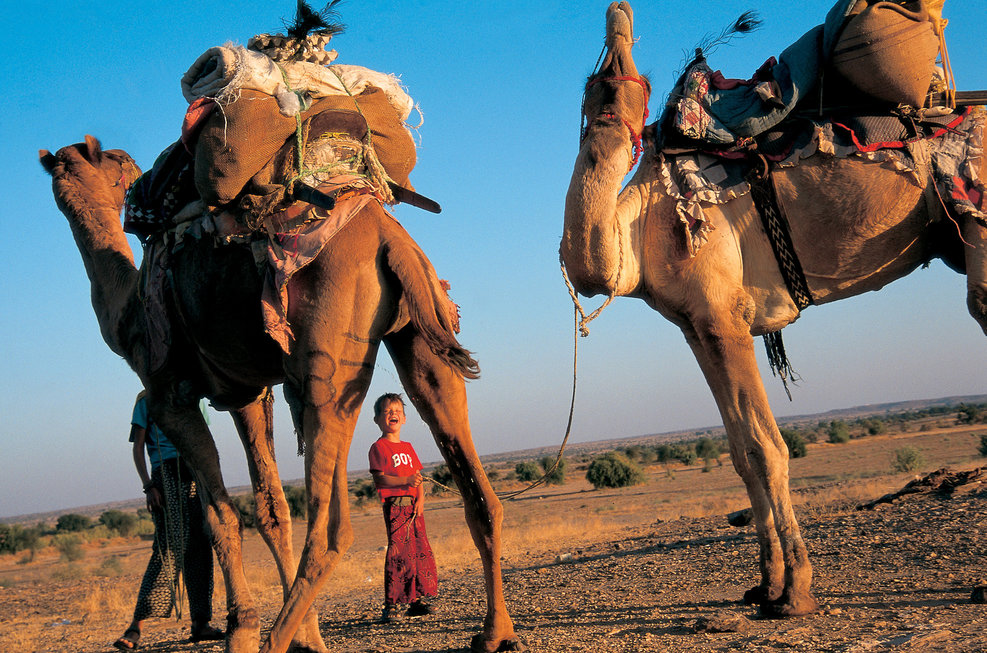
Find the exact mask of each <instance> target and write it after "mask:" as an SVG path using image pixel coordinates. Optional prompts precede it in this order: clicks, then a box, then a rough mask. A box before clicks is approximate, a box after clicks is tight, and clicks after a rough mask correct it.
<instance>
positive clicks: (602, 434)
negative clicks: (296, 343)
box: [0, 0, 987, 516]
mask: <svg viewBox="0 0 987 653" xmlns="http://www.w3.org/2000/svg"><path fill="white" fill-rule="evenodd" d="M607 4H608V3H607V2H605V1H604V0H597V1H587V0H549V1H545V2H523V3H522V2H514V1H512V0H511V1H500V2H474V3H468V2H462V3H449V2H442V3H439V2H431V1H429V0H405V1H404V2H391V1H376V0H363V1H361V0H346V2H344V3H343V4H342V6H341V12H342V20H343V22H345V23H346V25H347V30H346V32H345V33H344V34H342V35H340V36H338V37H336V39H334V41H333V46H334V47H335V48H336V49H337V50H338V51H339V59H338V61H339V62H340V63H353V64H359V65H363V66H367V67H370V68H373V69H376V70H380V71H384V72H394V73H397V74H399V75H400V76H401V78H402V80H403V82H404V83H405V85H406V86H407V88H408V89H409V91H410V93H411V95H412V96H413V97H414V98H415V99H416V100H417V101H418V102H419V103H420V105H421V108H422V111H423V113H424V117H425V123H424V125H423V126H422V127H421V129H420V130H419V134H420V149H419V163H418V166H417V168H416V169H415V171H414V172H413V174H412V181H413V183H414V184H415V186H416V187H417V189H418V190H419V191H420V192H422V193H424V194H425V195H428V196H430V197H433V198H435V199H436V200H438V201H439V202H441V204H442V206H443V209H444V210H443V212H442V213H441V214H440V215H432V214H429V213H425V212H423V211H420V210H417V209H414V208H410V207H407V206H398V207H397V208H396V209H395V215H396V216H397V217H398V219H399V220H400V221H401V222H402V223H403V224H404V225H405V227H406V228H407V229H408V231H409V232H410V233H411V235H412V236H413V237H414V238H415V239H416V240H417V241H418V242H419V244H421V246H422V247H423V248H424V250H425V251H426V253H427V254H428V255H429V257H430V258H431V260H432V262H433V263H434V265H435V267H436V269H437V271H438V273H439V276H440V277H443V278H447V279H449V280H450V282H451V283H452V291H451V295H452V297H453V299H454V300H455V301H456V302H458V303H459V305H460V307H461V311H462V333H461V335H460V340H461V342H462V343H463V344H464V345H465V346H466V347H467V348H469V349H471V350H472V351H474V352H475V353H476V356H477V358H478V360H479V361H480V365H481V368H482V371H483V375H482V377H481V378H480V379H479V380H477V381H474V382H471V383H470V384H469V396H470V410H471V418H472V426H473V434H474V439H475V441H476V443H477V447H478V448H479V450H480V452H481V453H493V452H500V451H508V450H514V449H520V448H526V447H532V446H540V445H549V444H553V443H558V442H560V441H561V438H562V436H563V434H564V431H565V424H566V418H567V416H568V410H569V394H570V391H571V382H572V341H573V336H572V333H573V326H572V305H571V302H570V300H569V297H568V294H567V293H566V290H565V287H564V285H563V283H562V280H561V277H560V274H559V266H558V244H559V238H560V236H561V233H562V212H563V205H564V200H565V192H566V187H567V185H568V182H569V177H570V174H571V172H572V165H573V161H574V158H575V155H576V152H577V147H578V137H579V126H580V119H579V105H580V96H581V92H582V85H583V81H584V79H585V77H586V75H588V74H589V73H590V72H591V71H592V68H593V65H594V63H595V62H596V59H597V57H598V55H599V54H600V49H601V47H602V45H603V37H604V20H605V19H604V16H605V11H606V8H607ZM755 5H756V6H755ZM829 6H830V3H829V2H828V1H827V2H818V3H808V2H791V0H761V1H760V2H757V3H754V2H750V1H738V0H690V1H689V2H681V3H668V2H662V3H658V2H654V1H652V2H637V3H635V4H634V9H635V10H636V15H635V32H636V34H637V36H638V37H639V42H638V45H637V47H636V50H635V58H636V61H637V63H638V66H639V67H640V69H641V70H642V72H645V73H647V74H649V75H650V77H651V80H652V83H653V86H654V88H655V92H654V94H653V96H652V100H651V113H652V115H655V114H657V113H658V112H659V111H660V106H661V103H662V101H663V99H664V94H665V93H666V92H667V91H668V90H669V87H670V85H671V83H672V81H673V80H674V78H675V76H676V73H677V71H679V70H680V68H681V67H682V65H683V64H684V62H685V57H686V56H687V54H688V53H689V52H691V50H692V48H693V47H694V46H695V45H696V44H697V43H698V42H699V41H700V40H701V39H702V37H703V36H704V35H706V34H709V33H716V32H719V30H720V29H721V28H722V27H724V26H725V25H727V24H729V23H730V22H731V21H732V20H733V19H734V18H735V17H736V16H737V15H738V14H739V13H740V12H741V11H743V10H746V9H750V8H754V9H757V10H758V11H759V12H760V14H761V17H762V18H763V19H764V22H765V25H764V27H762V29H761V30H760V31H759V32H757V33H755V34H753V35H750V36H748V37H746V38H744V39H740V40H737V41H735V42H734V44H733V45H732V46H730V47H724V48H720V49H719V50H717V51H716V52H715V54H713V55H712V56H711V58H710V63H711V65H712V66H713V67H714V68H720V69H722V70H723V72H724V74H726V75H727V76H728V77H745V78H746V77H749V76H750V75H751V73H752V72H753V71H754V70H755V69H756V68H757V67H758V66H759V65H760V64H761V63H762V62H763V61H764V60H765V59H767V58H768V57H769V56H771V55H777V54H778V53H780V52H781V50H782V49H784V47H786V46H787V45H788V44H789V43H791V42H793V41H794V40H796V38H798V37H799V36H800V35H801V34H802V33H804V32H805V31H806V30H808V29H809V28H811V27H812V26H814V25H816V24H818V23H821V22H822V20H823V17H824V16H825V13H826V11H827V10H828V9H829ZM293 13H294V0H281V1H279V2H271V1H269V0H268V1H265V2H258V1H256V0H244V1H242V2H238V3H229V2H217V1H216V0H195V1H194V2H167V3H165V2H147V3H145V2H127V3H124V2H120V1H118V0H107V1H105V2H99V3H92V2H81V1H78V0H72V1H70V2H69V1H65V0H55V1H54V2H44V3H42V2H38V1H37V0H28V1H27V2H20V3H15V4H13V5H11V6H10V7H9V8H8V10H7V11H6V19H7V20H6V21H5V22H6V27H5V28H4V42H5V43H6V44H7V46H8V47H7V48H6V51H7V53H8V54H7V57H8V61H7V64H6V65H5V66H4V72H3V79H4V80H5V84H4V87H5V88H6V89H7V90H6V97H5V98H4V101H3V110H2V111H0V130H2V135H3V143H4V152H5V156H4V157H3V159H2V163H0V165H2V166H3V178H4V180H5V184H6V188H7V193H6V196H5V199H4V201H2V202H0V225H2V231H3V237H2V239H0V266H2V268H3V276H2V281H0V304H2V307H3V308H2V309H0V374H2V376H0V378H2V379H3V381H2V382H3V392H2V393H0V516H11V515H17V514H23V513H29V512H35V511H44V510H53V509H59V508H68V507H74V506H80V505H87V504H92V503H97V502H103V501H111V500H118V499H128V498H134V497H137V496H139V495H140V483H139V480H138V478H137V475H136V473H135V472H134V469H133V463H132V462H131V458H130V446H129V444H128V443H127V434H128V431H129V420H130V412H131V408H132V405H133V399H134V395H135V393H136V392H137V391H138V390H139V389H140V387H139V383H138V380H137V377H136V376H135V375H134V374H133V373H132V372H131V371H130V369H129V368H128V367H127V365H126V364H125V363H124V362H123V361H122V360H120V359H118V358H117V357H116V355H114V354H113V353H111V352H110V351H109V349H108V348H107V347H106V345H105V344H104V343H103V342H102V340H101V338H100V335H99V329H98V327H97V324H96V319H95V317H94V315H93V312H92V309H91V306H90V303H89V283H88V280H87V279H86V276H85V272H84V270H83V267H82V262H81V260H80V257H79V254H78V251H77V249H76V246H75V243H74V241H73V240H72V237H71V234H70V232H69V229H68V226H67V224H66V221H65V219H64V217H63V216H62V215H61V213H60V212H59V211H58V210H57V209H56V207H55V204H54V201H53V199H52V194H51V185H50V179H49V178H48V176H47V175H46V174H45V173H44V172H43V170H42V169H41V166H40V165H39V164H38V160H37V151H38V149H39V148H47V149H51V150H53V151H54V150H55V149H57V148H59V147H62V146H64V145H68V144H71V143H75V142H78V141H81V140H82V138H83V136H84V135H85V134H93V135H94V136H96V137H97V138H99V139H101V141H102V142H103V145H104V147H106V148H122V149H125V150H127V151H128V152H130V153H131V154H132V155H133V157H134V158H135V159H136V160H137V162H138V163H139V164H140V165H141V166H142V167H144V168H145V169H146V168H148V167H150V165H151V163H152V162H153V161H154V158H155V157H156V155H157V154H158V153H159V152H160V151H161V150H162V149H163V148H164V147H166V146H167V145H168V144H169V143H171V142H173V141H174V140H176V139H177V137H178V135H179V128H180V125H181V120H182V116H183V114H184V112H185V108H186V103H185V100H184V99H183V97H182V94H181V90H180V87H179V79H180V78H181V76H182V74H183V73H184V72H185V70H186V69H187V68H188V67H189V66H190V65H191V64H192V62H193V61H195V59H196V58H197V57H198V56H199V54H201V53H202V52H203V51H205V50H206V49H208V48H209V47H211V46H214V45H221V44H223V43H225V42H227V41H233V42H235V43H240V44H245V43H246V41H247V39H248V38H249V37H250V36H252V35H253V34H256V33H261V32H272V31H277V30H279V29H280V27H281V18H282V17H290V16H291V15H293ZM946 16H947V17H948V18H950V19H951V23H950V25H949V27H948V29H947V38H948V44H949V48H950V50H949V51H950V55H951V58H952V63H953V69H954V71H955V73H956V77H957V79H958V82H959V87H960V89H961V90H973V89H987V68H985V66H984V63H983V40H982V29H983V25H984V24H987V5H985V4H984V2H983V0H948V1H947V3H946ZM133 246H134V247H135V248H137V249H139V246H138V245H137V244H136V242H134V243H133ZM596 301H598V300H594V301H590V302H588V304H589V305H591V306H595V305H596ZM784 333H785V343H786V346H787V348H788V352H789V355H790V357H791V360H792V362H793V364H794V365H795V367H796V369H797V371H798V372H799V373H800V374H801V376H802V379H803V381H802V383H801V384H800V386H799V387H798V388H797V389H795V390H794V392H793V395H794V398H793V401H791V402H789V401H788V399H787V398H786V397H785V395H784V392H783V390H782V387H781V384H780V382H778V381H777V380H776V379H772V378H771V377H770V372H767V368H766V365H765V363H764V359H763V356H762V357H761V363H762V370H763V371H764V373H765V374H767V376H768V378H767V379H766V384H767V387H768V391H769V394H770V397H771V401H772V405H773V407H774V409H775V410H776V412H777V413H778V414H779V415H790V414H802V413H811V412H817V411H822V410H827V409H830V408H839V407H846V406H852V405H857V404H866V403H878V402H884V401H894V400H900V399H914V398H928V397H939V396H945V395H952V394H973V393H982V392H985V391H987V385H985V378H987V375H985V369H987V349H985V341H984V337H983V334H982V332H981V331H980V329H979V327H978V326H977V325H976V323H975V322H974V321H973V320H972V319H971V318H970V317H969V315H968V314H967V311H966V307H965V281H964V278H963V277H962V276H959V275H957V274H955V273H953V272H951V271H949V270H947V269H946V268H945V266H944V265H942V264H941V263H939V262H934V263H933V264H932V266H931V267H930V268H929V269H926V270H919V271H917V272H915V273H913V274H912V275H911V276H910V277H908V278H906V279H904V280H901V281H899V282H896V283H894V284H892V285H891V286H889V287H888V288H886V289H884V290H883V291H882V292H881V293H869V294H868V295H866V296H862V297H858V298H853V299H850V300H846V301H844V302H842V303H838V304H831V305H827V306H824V307H811V308H809V309H808V310H807V311H806V312H805V314H804V315H803V316H802V318H801V319H800V320H799V321H798V322H797V323H796V324H794V325H792V326H791V327H789V328H787V329H786V330H785V332H784ZM579 344H580V349H579V387H578V394H577V404H576V413H575V422H574V425H573V438H574V439H575V440H577V441H585V440H596V439H602V438H610V437H618V436H632V435H640V434H646V433H657V432H663V431H670V430H677V429H682V428H693V427H696V428H699V427H706V426H711V425H717V424H719V415H718V413H717V411H716V407H715V405H714V403H713V400H712V397H711V395H710V393H709V390H708V389H707V387H706V384H705V382H704V381H703V379H702V377H701V375H700V373H699V370H698V366H697V365H696V363H695V361H694V359H693V357H692V355H691V353H690V351H689V349H688V347H687V346H686V344H685V341H684V339H683V338H682V336H681V334H680V332H679V331H678V330H677V329H676V328H675V327H673V326H672V325H671V324H669V323H667V322H665V321H664V320H663V319H662V318H661V317H660V316H659V315H658V314H657V313H654V312H653V311H651V310H650V309H648V308H647V307H646V306H645V305H644V303H643V302H641V301H639V300H631V299H624V300H620V301H617V302H615V303H614V304H613V305H611V307H610V308H608V309H607V311H605V312H604V314H603V316H602V317H601V318H600V319H598V320H597V321H596V322H594V323H593V325H592V334H591V335H590V337H589V338H586V339H581V340H580V343H579ZM761 349H762V348H761V346H760V344H759V343H758V350H759V355H760V353H761V351H760V350H761ZM397 388H398V383H397V380H396V378H395V376H394V373H393V368H392V367H391V365H390V361H389V360H388V359H387V355H386V352H384V351H383V350H382V352H381V355H380V358H379V360H378V370H377V373H376V376H375V380H374V384H373V386H372V388H371V391H370V399H371V400H372V398H373V397H375V396H377V395H378V394H380V393H381V392H386V391H391V390H395V389H397ZM278 395H279V403H278V411H279V414H278V417H277V422H276V438H277V440H278V460H279V463H280V465H281V470H282V476H283V477H284V478H286V479H293V478H298V477H300V476H301V475H302V461H301V459H299V458H297V457H296V456H295V455H294V449H295V444H294V441H295V438H294V434H293V432H292V429H291V425H290V419H289V418H288V415H287V409H286V407H285V405H284V403H283V401H281V400H280V391H278ZM371 417H372V415H371V414H370V410H369V407H368V410H366V411H365V412H364V413H363V414H362V415H361V417H360V421H359V425H358V428H357V431H356V434H355V437H354V440H353V446H352V449H351V455H350V468H351V469H365V468H366V466H367V463H366V450H367V448H368V447H369V445H370V443H371V442H372V440H373V438H374V437H375V435H376V428H375V427H374V425H373V423H372V421H371ZM211 423H212V426H213V430H214V433H215V436H216V439H217V441H218V443H219V446H220V452H221V456H222V460H223V464H224V472H225V477H226V479H227V482H228V483H229V484H230V485H240V484H245V483H247V482H248V481H247V473H246V465H245V462H244V458H243V453H242V451H241V450H240V445H239V440H238V439H237V437H236V435H235V432H234V430H233V428H232V423H231V421H230V420H229V418H228V416H226V415H224V414H220V413H215V412H214V413H212V414H211ZM405 436H406V438H407V439H409V440H411V441H412V442H413V443H414V444H415V446H416V447H417V448H418V451H419V453H420V455H421V457H422V459H423V460H426V461H434V460H438V459H439V457H440V456H439V453H438V450H437V448H436V447H435V446H434V444H433V443H432V441H431V437H430V435H429V434H428V432H427V429H426V428H425V426H424V424H423V423H422V422H421V420H420V419H419V418H418V417H417V415H410V416H409V421H408V425H407V426H406V430H405Z"/></svg>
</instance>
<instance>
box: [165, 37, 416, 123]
mask: <svg viewBox="0 0 987 653" xmlns="http://www.w3.org/2000/svg"><path fill="white" fill-rule="evenodd" d="M370 86H373V87H376V88H379V89H381V90H382V91H384V94H385V95H386V96H387V99H388V101H389V102H390V103H391V106H393V107H394V109H395V110H396V111H397V112H398V115H399V116H400V117H401V120H407V119H408V116H409V115H411V111H412V109H413V108H414V105H415V102H414V100H412V99H411V97H410V96H409V95H408V94H407V93H406V92H405V91H404V89H403V88H401V82H400V80H398V78H397V77H395V76H394V75H389V74H387V73H380V72H377V71H375V70H370V69H369V68H364V67H363V66H352V65H332V66H321V65H319V64H315V63H310V62H308V61H285V62H281V63H275V62H274V61H272V60H271V59H270V58H268V57H267V55H264V54H262V53H260V52H255V51H254V50H248V49H247V48H244V47H242V46H235V45H225V46H217V47H214V48H209V49H208V50H206V51H205V52H204V53H203V54H202V55H201V56H200V57H199V58H198V59H196V61H195V63H194V64H192V66H191V68H189V69H188V72H186V73H185V75H184V76H183V77H182V93H183V94H184V95H185V99H186V100H188V102H189V104H191V103H192V102H194V101H196V100H197V99H199V98H202V97H208V98H211V99H214V100H216V101H217V102H219V103H220V104H224V105H225V104H229V103H231V102H233V101H235V100H236V99H237V98H239V97H240V93H241V92H242V91H244V90H250V91H260V92H261V93H264V94H265V95H271V96H274V97H276V98H277V99H278V105H279V106H280V107H281V110H282V111H281V112H282V113H283V114H284V115H294V114H296V113H298V112H299V111H301V110H303V109H304V108H305V107H306V106H308V105H309V104H311V102H312V101H314V100H319V99H321V98H324V97H327V96H330V95H360V94H361V93H363V92H364V91H365V90H366V89H367V88H368V87H370ZM299 96H301V97H302V101H301V102H299V101H298V98H299ZM293 102H294V103H293Z"/></svg>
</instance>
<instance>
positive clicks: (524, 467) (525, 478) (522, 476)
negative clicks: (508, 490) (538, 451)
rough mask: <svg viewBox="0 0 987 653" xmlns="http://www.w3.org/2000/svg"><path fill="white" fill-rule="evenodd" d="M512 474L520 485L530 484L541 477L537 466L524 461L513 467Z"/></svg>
mask: <svg viewBox="0 0 987 653" xmlns="http://www.w3.org/2000/svg"><path fill="white" fill-rule="evenodd" d="M514 474H515V475H516V476H517V480H519V481H521V482H522V483H531V482H532V481H534V480H536V479H538V478H540V477H541V472H540V471H539V470H538V465H537V464H536V463H534V462H532V461H530V460H525V461H523V462H520V463H518V464H517V465H515V466H514Z"/></svg>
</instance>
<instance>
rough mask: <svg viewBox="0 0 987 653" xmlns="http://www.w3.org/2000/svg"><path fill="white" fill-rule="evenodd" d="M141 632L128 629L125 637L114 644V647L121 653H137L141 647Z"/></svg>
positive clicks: (124, 634)
mask: <svg viewBox="0 0 987 653" xmlns="http://www.w3.org/2000/svg"><path fill="white" fill-rule="evenodd" d="M140 641H141V631H139V630H137V629H136V628H128V629H127V630H126V631H124V633H123V636H122V637H120V639H118V640H117V641H115V642H113V647H114V648H118V649H120V650H121V651H135V650H137V649H138V648H139V647H140Z"/></svg>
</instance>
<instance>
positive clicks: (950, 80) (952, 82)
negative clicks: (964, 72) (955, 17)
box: [932, 19, 956, 109]
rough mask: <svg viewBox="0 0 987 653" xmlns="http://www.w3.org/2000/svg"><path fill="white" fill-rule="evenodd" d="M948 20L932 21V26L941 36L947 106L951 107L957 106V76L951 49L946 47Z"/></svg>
mask: <svg viewBox="0 0 987 653" xmlns="http://www.w3.org/2000/svg"><path fill="white" fill-rule="evenodd" d="M947 23H949V21H948V20H944V19H939V20H933V21H932V27H933V29H934V30H935V32H936V36H938V37H939V54H940V58H941V59H942V72H943V76H944V77H945V80H944V81H945V82H946V91H945V93H946V106H948V107H949V108H950V109H955V108H956V76H955V75H953V66H952V64H951V63H950V62H949V51H948V50H947V49H946V25H947Z"/></svg>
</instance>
